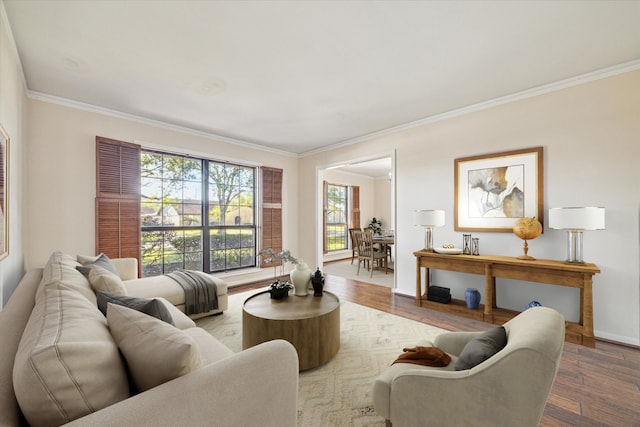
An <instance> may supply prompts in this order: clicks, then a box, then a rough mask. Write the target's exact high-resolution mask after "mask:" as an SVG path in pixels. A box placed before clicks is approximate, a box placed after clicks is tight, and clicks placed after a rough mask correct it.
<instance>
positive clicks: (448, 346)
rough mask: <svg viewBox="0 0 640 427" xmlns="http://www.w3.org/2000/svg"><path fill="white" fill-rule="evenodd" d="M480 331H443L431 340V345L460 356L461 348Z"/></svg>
mask: <svg viewBox="0 0 640 427" xmlns="http://www.w3.org/2000/svg"><path fill="white" fill-rule="evenodd" d="M479 333H480V332H444V333H442V334H440V335H438V336H437V337H436V338H435V339H434V340H433V345H434V346H436V347H438V348H439V349H440V350H442V351H444V352H446V353H449V354H453V355H455V356H460V353H462V349H463V348H464V346H465V345H467V343H468V342H469V341H471V340H472V339H473V338H474V337H476V336H477V335H478V334H479Z"/></svg>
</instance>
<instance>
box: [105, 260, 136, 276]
mask: <svg viewBox="0 0 640 427" xmlns="http://www.w3.org/2000/svg"><path fill="white" fill-rule="evenodd" d="M111 262H113V265H115V267H116V269H117V270H118V274H119V275H120V278H121V279H122V280H133V279H137V278H138V260H137V259H136V258H114V259H112V260H111Z"/></svg>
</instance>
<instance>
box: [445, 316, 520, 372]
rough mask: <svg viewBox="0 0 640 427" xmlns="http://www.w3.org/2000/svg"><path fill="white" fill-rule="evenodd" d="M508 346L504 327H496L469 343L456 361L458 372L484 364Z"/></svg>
mask: <svg viewBox="0 0 640 427" xmlns="http://www.w3.org/2000/svg"><path fill="white" fill-rule="evenodd" d="M505 345H507V332H506V331H505V329H504V326H496V327H493V328H491V329H489V330H488V331H486V332H483V333H481V334H479V335H477V336H476V337H475V338H473V339H472V340H471V341H469V342H468V343H467V345H465V346H464V348H463V349H462V353H460V357H458V360H457V361H456V365H455V368H456V371H463V370H465V369H471V368H473V367H474V366H476V365H479V364H480V363H482V362H484V361H485V360H487V359H488V358H490V357H491V356H493V355H494V354H496V353H497V352H499V351H500V350H502V349H503V348H504V346H505Z"/></svg>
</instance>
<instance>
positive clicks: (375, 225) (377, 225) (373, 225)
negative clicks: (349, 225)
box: [369, 216, 382, 236]
mask: <svg viewBox="0 0 640 427" xmlns="http://www.w3.org/2000/svg"><path fill="white" fill-rule="evenodd" d="M369 228H370V229H371V230H372V231H373V235H374V236H380V235H381V234H382V221H380V220H379V219H376V217H375V216H374V217H373V218H372V219H371V222H369Z"/></svg>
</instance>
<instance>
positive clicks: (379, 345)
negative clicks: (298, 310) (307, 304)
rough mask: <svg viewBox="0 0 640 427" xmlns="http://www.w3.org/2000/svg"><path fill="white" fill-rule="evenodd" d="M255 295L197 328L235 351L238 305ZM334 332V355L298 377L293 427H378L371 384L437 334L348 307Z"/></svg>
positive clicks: (238, 299)
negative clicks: (337, 342)
mask: <svg viewBox="0 0 640 427" xmlns="http://www.w3.org/2000/svg"><path fill="white" fill-rule="evenodd" d="M256 292H258V291H250V292H245V293H241V294H237V295H231V296H230V297H229V309H228V310H227V311H225V312H224V314H223V315H221V316H213V317H208V318H204V319H200V320H198V321H197V324H198V326H200V327H202V328H204V329H206V330H207V331H209V333H211V334H212V335H213V336H215V337H216V338H218V339H219V340H220V341H222V342H223V343H224V344H225V345H227V346H228V347H229V348H230V349H231V350H233V351H235V352H238V351H241V350H242V303H243V302H244V301H245V300H246V299H247V298H248V297H249V296H250V295H253V294H254V293H256ZM289 298H296V297H295V296H293V295H292V296H289ZM340 328H341V331H340V334H341V336H340V350H339V351H338V354H337V355H336V356H335V357H334V358H333V359H332V360H330V361H329V362H328V363H327V364H325V365H323V366H320V367H318V368H315V369H310V370H308V371H304V372H301V373H300V387H299V392H298V426H300V427H316V426H318V427H319V426H345V427H347V426H349V427H350V426H384V425H385V423H384V419H383V418H382V417H380V416H378V415H377V414H376V412H375V410H374V409H373V402H372V398H371V392H372V386H373V380H374V379H375V378H376V377H377V376H378V375H379V373H380V372H381V371H382V370H383V369H384V368H385V367H387V366H389V364H390V363H391V362H393V360H395V358H396V357H397V356H398V355H399V354H400V353H402V348H403V347H407V346H409V347H413V346H415V345H416V343H417V342H419V341H421V340H424V339H427V340H432V339H433V338H434V337H435V336H436V335H438V334H439V333H441V332H443V330H442V329H439V328H436V327H433V326H429V325H426V324H424V323H420V322H416V321H413V320H408V319H404V318H402V317H398V316H394V315H392V314H389V313H385V312H382V311H379V310H374V309H371V308H368V307H364V306H361V305H358V304H353V303H350V302H341V304H340Z"/></svg>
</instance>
